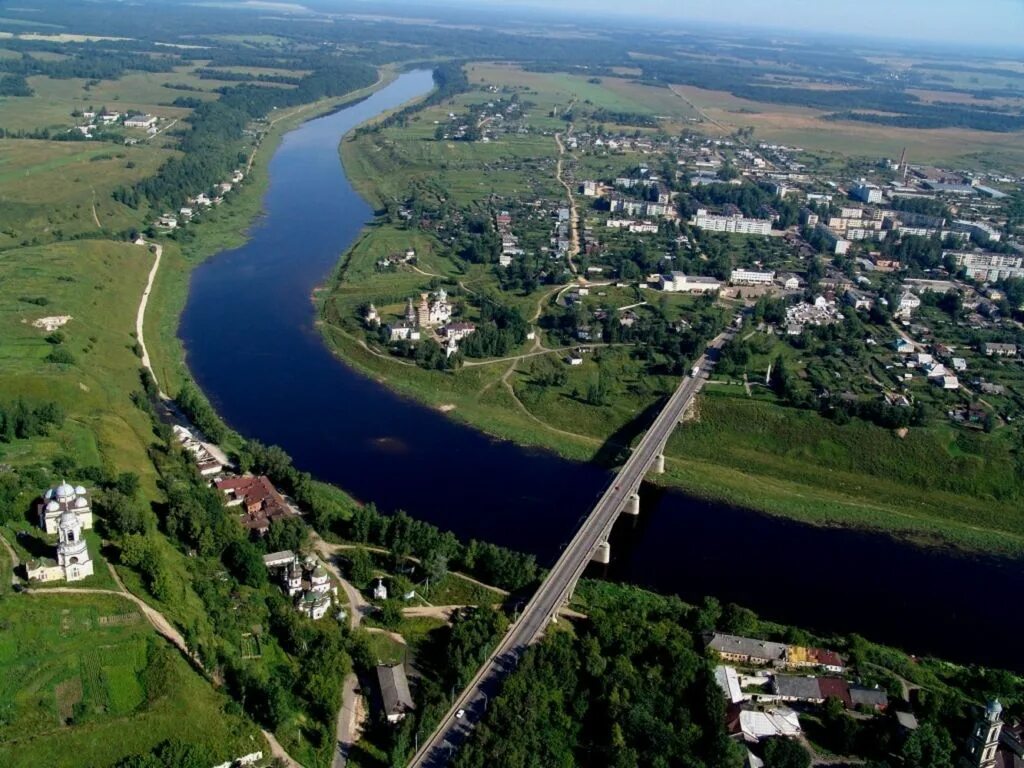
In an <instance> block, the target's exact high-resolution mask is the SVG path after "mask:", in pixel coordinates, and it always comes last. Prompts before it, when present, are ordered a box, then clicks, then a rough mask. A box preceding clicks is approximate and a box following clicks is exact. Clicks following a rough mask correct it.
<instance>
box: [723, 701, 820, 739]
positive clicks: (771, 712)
mask: <svg viewBox="0 0 1024 768" xmlns="http://www.w3.org/2000/svg"><path fill="white" fill-rule="evenodd" d="M729 730H730V733H732V734H733V735H734V736H741V737H742V738H743V740H744V741H745V742H747V743H749V744H756V743H757V742H759V741H761V740H762V739H769V738H773V737H777V736H786V737H790V736H799V735H800V733H801V732H802V731H801V728H800V718H799V717H797V714H796V712H794V711H793V710H792V709H789V708H788V707H768V708H767V709H765V710H763V711H761V710H748V709H744V710H742V711H741V712H740V713H739V718H738V719H737V720H736V721H734V723H731V724H730V728H729Z"/></svg>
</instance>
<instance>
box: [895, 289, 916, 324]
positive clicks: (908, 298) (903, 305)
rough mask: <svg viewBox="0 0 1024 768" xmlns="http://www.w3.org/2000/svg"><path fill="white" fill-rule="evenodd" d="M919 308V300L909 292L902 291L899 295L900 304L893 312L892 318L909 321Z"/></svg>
mask: <svg viewBox="0 0 1024 768" xmlns="http://www.w3.org/2000/svg"><path fill="white" fill-rule="evenodd" d="M920 306H921V299H920V298H918V297H917V296H916V295H914V294H913V293H911V292H910V291H904V292H903V293H902V294H900V303H899V305H898V306H897V307H896V311H895V312H893V313H892V314H893V317H895V318H896V319H897V320H909V319H910V318H911V315H913V313H914V311H915V310H916V309H918V308H919V307H920Z"/></svg>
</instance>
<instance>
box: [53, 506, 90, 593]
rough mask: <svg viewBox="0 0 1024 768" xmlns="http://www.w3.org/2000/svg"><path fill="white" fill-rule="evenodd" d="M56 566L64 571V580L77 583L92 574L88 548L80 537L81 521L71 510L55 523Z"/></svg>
mask: <svg viewBox="0 0 1024 768" xmlns="http://www.w3.org/2000/svg"><path fill="white" fill-rule="evenodd" d="M57 538H58V544H57V565H59V566H60V567H61V568H63V569H64V578H65V579H67V580H68V581H79V580H80V579H84V578H85V577H86V576H91V575H92V573H93V566H92V559H91V558H90V557H89V547H88V545H87V544H86V541H85V537H84V536H83V535H82V521H81V520H80V519H79V518H78V515H76V514H75V513H74V512H73V511H72V510H70V509H69V510H66V511H65V512H64V513H63V514H62V515H61V516H60V520H59V521H58V523H57Z"/></svg>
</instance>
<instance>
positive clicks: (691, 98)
mask: <svg viewBox="0 0 1024 768" xmlns="http://www.w3.org/2000/svg"><path fill="white" fill-rule="evenodd" d="M672 91H673V92H674V93H676V94H678V95H679V96H680V98H681V99H684V100H685V101H687V102H688V103H690V104H692V105H693V106H694V107H696V108H697V109H699V110H700V111H701V112H703V114H704V115H706V117H707V118H708V119H709V120H710V121H711V122H710V124H709V123H704V124H703V125H702V126H700V127H701V128H702V129H703V130H706V131H707V132H709V133H711V134H712V135H724V134H728V133H732V132H733V131H735V130H736V129H737V128H743V127H750V126H752V127H753V128H754V140H755V141H767V142H773V143H780V144H786V145H787V146H796V147H801V148H803V149H805V150H809V151H812V152H824V153H835V154H842V155H847V156H851V155H852V156H864V157H870V158H872V159H877V158H879V157H895V156H898V155H899V153H900V150H901V149H902V148H903V147H907V148H908V155H910V156H911V157H912V158H913V161H914V162H918V163H936V164H941V165H946V166H953V167H979V168H984V167H988V166H992V165H993V164H996V163H998V165H999V167H1001V168H1005V169H1006V170H1017V171H1020V170H1022V169H1024V134H1021V133H996V132H991V131H976V130H968V129H959V128H938V129H920V128H913V129H911V128H898V127H893V126H888V125H872V124H869V123H860V122H851V121H831V120H822V119H820V118H821V116H822V115H824V114H827V113H826V112H825V111H823V110H818V109H811V108H805V107H794V106H788V105H787V106H782V105H778V104H771V103H768V102H759V101H750V100H748V99H742V98H739V97H736V96H733V95H732V94H731V93H728V92H726V91H714V90H707V89H704V88H696V87H694V86H687V85H673V86H672Z"/></svg>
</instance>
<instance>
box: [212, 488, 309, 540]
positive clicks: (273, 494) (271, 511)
mask: <svg viewBox="0 0 1024 768" xmlns="http://www.w3.org/2000/svg"><path fill="white" fill-rule="evenodd" d="M216 486H217V488H218V490H220V491H222V492H223V493H224V495H225V496H227V501H226V504H227V505H228V506H229V507H237V506H240V507H242V508H243V509H244V511H243V512H242V514H240V515H239V520H240V522H241V523H242V525H243V526H245V527H246V528H248V529H249V530H254V531H257V532H258V533H260V534H261V535H262V534H264V533H266V532H267V530H268V529H269V528H270V522H271V521H272V520H277V519H280V518H283V517H288V516H290V515H294V514H295V512H294V510H293V509H292V508H291V507H290V506H288V503H287V502H286V501H285V500H284V497H283V496H282V495H281V494H280V493H278V491H277V489H276V488H275V487H274V485H273V483H271V482H270V480H269V479H268V478H267V477H266V476H265V475H258V476H256V475H243V476H242V477H228V478H224V479H223V480H218V481H217V482H216Z"/></svg>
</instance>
